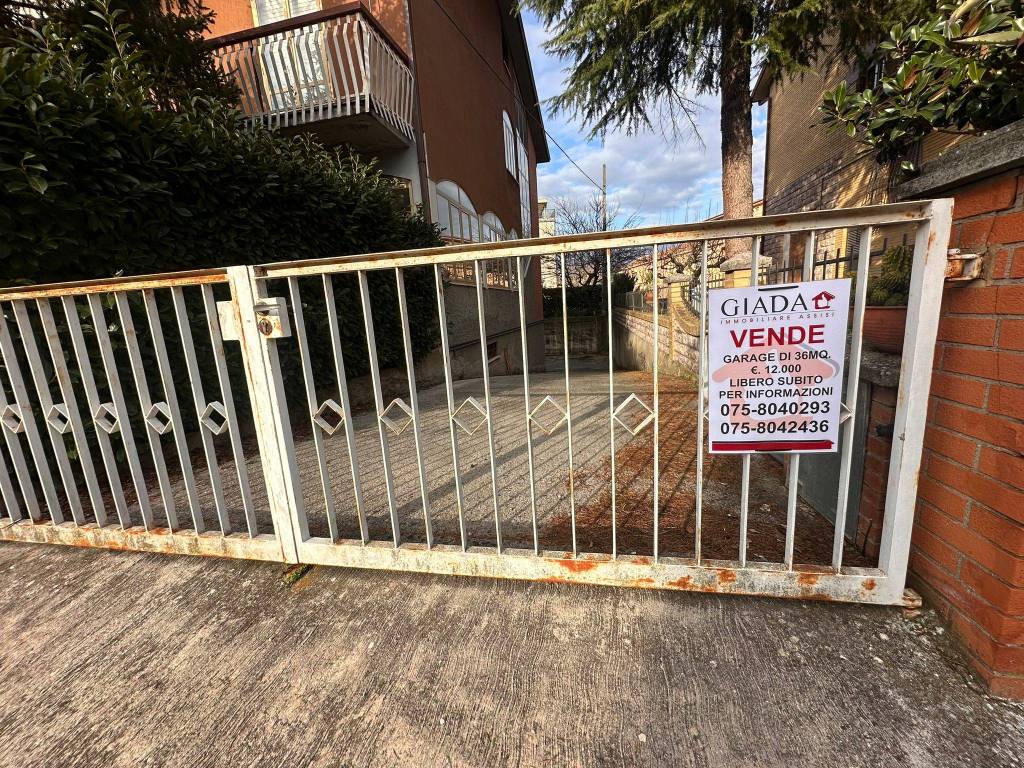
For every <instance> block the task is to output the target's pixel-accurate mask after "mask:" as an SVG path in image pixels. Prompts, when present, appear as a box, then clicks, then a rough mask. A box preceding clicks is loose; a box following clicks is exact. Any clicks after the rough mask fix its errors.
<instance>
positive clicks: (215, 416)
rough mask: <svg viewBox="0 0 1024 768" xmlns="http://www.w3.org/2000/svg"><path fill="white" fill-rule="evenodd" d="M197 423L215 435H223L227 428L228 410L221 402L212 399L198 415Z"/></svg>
mask: <svg viewBox="0 0 1024 768" xmlns="http://www.w3.org/2000/svg"><path fill="white" fill-rule="evenodd" d="M199 423H200V424H202V425H203V426H204V427H206V428H207V429H208V430H210V431H211V432H212V433H213V434H215V435H223V434H224V433H225V432H227V430H228V412H227V410H226V409H225V408H224V405H223V404H222V403H219V402H217V401H216V400H214V401H213V402H212V403H210V404H209V405H208V406H206V409H205V410H204V411H203V413H202V415H201V416H200V417H199Z"/></svg>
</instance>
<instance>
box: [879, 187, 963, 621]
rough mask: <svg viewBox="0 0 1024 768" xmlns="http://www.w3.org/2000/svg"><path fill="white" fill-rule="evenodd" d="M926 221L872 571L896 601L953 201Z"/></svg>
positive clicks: (913, 502) (903, 572)
mask: <svg viewBox="0 0 1024 768" xmlns="http://www.w3.org/2000/svg"><path fill="white" fill-rule="evenodd" d="M927 215H928V221H927V223H925V224H921V225H919V226H918V228H917V237H916V239H915V242H914V267H913V271H912V273H911V278H910V291H909V297H910V300H909V302H908V304H907V330H906V333H905V335H904V344H903V363H902V365H901V367H900V384H899V395H898V398H897V401H896V418H895V423H894V425H893V438H892V454H891V457H890V460H889V480H888V485H887V488H886V494H885V518H884V522H883V524H882V542H881V549H880V552H879V556H878V567H879V568H880V569H881V570H883V571H884V572H885V574H886V577H887V581H888V582H889V584H891V585H892V586H891V599H890V600H889V601H888V602H892V603H898V602H899V600H900V597H901V596H902V594H903V587H904V585H905V583H906V580H907V565H908V560H909V558H910V536H911V533H912V532H913V529H914V509H915V507H916V506H917V480H918V472H919V470H920V468H921V449H922V447H923V444H924V431H925V422H926V421H927V417H928V393H929V390H930V389H931V383H932V365H933V363H934V358H935V339H936V336H937V335H938V329H939V315H940V313H941V308H942V289H943V286H944V284H945V273H946V249H947V248H949V231H950V226H951V222H952V218H953V201H952V200H950V199H939V200H932V201H930V202H929V203H928V208H927Z"/></svg>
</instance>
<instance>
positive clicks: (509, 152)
mask: <svg viewBox="0 0 1024 768" xmlns="http://www.w3.org/2000/svg"><path fill="white" fill-rule="evenodd" d="M501 124H502V129H503V130H504V134H505V170H507V171H508V172H509V173H511V174H512V178H517V176H516V134H515V131H513V130H512V118H510V117H509V116H508V112H504V111H503V112H502V113H501Z"/></svg>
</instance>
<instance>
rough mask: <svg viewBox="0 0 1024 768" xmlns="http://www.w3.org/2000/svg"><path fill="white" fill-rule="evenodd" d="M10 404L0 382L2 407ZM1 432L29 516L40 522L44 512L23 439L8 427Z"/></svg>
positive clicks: (0, 427) (0, 403)
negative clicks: (27, 459) (22, 445)
mask: <svg viewBox="0 0 1024 768" xmlns="http://www.w3.org/2000/svg"><path fill="white" fill-rule="evenodd" d="M8 405H9V403H8V401H7V393H6V392H5V391H4V386H3V383H2V382H0V409H3V410H6V409H7V406H8ZM0 432H3V433H4V442H6V443H7V450H8V451H9V452H10V454H11V463H12V464H13V465H14V467H13V469H14V478H15V479H16V480H17V481H18V487H19V488H21V494H22V496H23V497H24V499H25V507H26V509H27V510H28V514H29V517H30V518H31V519H32V520H33V521H35V522H38V521H39V520H41V519H42V517H43V513H42V510H41V509H40V507H39V499H38V497H37V496H36V490H35V487H34V486H33V485H32V476H31V474H29V470H28V462H26V461H25V452H24V451H23V450H22V448H21V441H20V440H19V439H18V436H17V435H16V434H14V433H13V432H11V431H10V430H9V429H7V427H4V426H0Z"/></svg>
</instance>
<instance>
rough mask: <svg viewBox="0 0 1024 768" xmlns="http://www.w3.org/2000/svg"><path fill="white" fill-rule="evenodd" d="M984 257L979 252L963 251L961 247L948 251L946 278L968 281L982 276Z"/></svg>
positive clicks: (954, 280) (948, 279)
mask: <svg viewBox="0 0 1024 768" xmlns="http://www.w3.org/2000/svg"><path fill="white" fill-rule="evenodd" d="M981 268H982V258H981V256H980V255H979V254H977V253H961V252H960V249H959V248H950V249H949V250H948V251H947V252H946V280H947V281H949V282H957V283H960V282H967V281H968V280H977V279H978V278H979V277H981Z"/></svg>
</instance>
